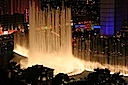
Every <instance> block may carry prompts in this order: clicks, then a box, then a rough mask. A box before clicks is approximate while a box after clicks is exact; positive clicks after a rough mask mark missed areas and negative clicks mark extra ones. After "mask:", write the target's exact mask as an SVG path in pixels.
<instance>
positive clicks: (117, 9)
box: [100, 0, 128, 35]
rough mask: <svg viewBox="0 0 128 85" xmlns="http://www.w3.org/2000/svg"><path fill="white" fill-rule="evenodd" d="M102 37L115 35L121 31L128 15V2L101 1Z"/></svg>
mask: <svg viewBox="0 0 128 85" xmlns="http://www.w3.org/2000/svg"><path fill="white" fill-rule="evenodd" d="M100 11H101V13H100V25H101V30H100V32H101V33H100V34H101V35H114V34H115V33H116V32H117V31H120V30H121V26H122V24H123V21H124V20H125V19H127V15H128V1H127V0H101V8H100Z"/></svg>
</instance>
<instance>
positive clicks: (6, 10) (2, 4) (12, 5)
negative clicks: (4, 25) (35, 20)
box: [0, 0, 29, 15]
mask: <svg viewBox="0 0 128 85" xmlns="http://www.w3.org/2000/svg"><path fill="white" fill-rule="evenodd" d="M28 8H29V0H0V15H7V14H14V13H20V14H23V13H24V11H25V10H26V9H28Z"/></svg>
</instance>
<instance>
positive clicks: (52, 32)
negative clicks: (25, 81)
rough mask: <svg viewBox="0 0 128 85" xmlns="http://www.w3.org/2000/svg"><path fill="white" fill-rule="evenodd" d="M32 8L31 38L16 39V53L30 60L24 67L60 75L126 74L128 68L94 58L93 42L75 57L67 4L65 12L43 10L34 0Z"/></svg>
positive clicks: (18, 35)
mask: <svg viewBox="0 0 128 85" xmlns="http://www.w3.org/2000/svg"><path fill="white" fill-rule="evenodd" d="M29 9H30V16H29V24H30V27H29V28H30V29H29V35H26V34H25V33H16V34H15V37H14V42H15V43H14V52H15V53H18V54H20V55H23V56H25V57H27V61H26V60H25V59H23V60H21V61H20V63H21V65H22V68H27V67H29V66H32V65H35V64H41V65H44V66H47V67H50V68H53V69H55V71H54V72H55V73H54V74H55V75H56V74H58V73H60V72H62V73H67V74H68V75H75V74H79V73H81V72H83V71H84V70H88V71H93V69H94V68H98V67H99V68H108V69H110V70H111V71H113V72H116V71H121V72H122V73H123V74H126V73H127V72H128V70H127V67H125V66H122V65H115V64H114V65H113V64H112V63H113V60H112V59H110V64H108V63H106V62H107V57H105V56H97V57H96V56H92V55H90V51H89V49H90V47H89V46H90V44H89V42H88V43H86V44H87V46H88V47H87V48H88V50H87V51H86V52H84V51H81V52H79V51H75V54H74V55H75V57H74V56H73V54H72V43H71V40H72V37H71V35H72V34H71V33H72V32H71V9H70V8H68V7H64V3H62V9H60V8H58V9H53V8H52V7H50V5H48V8H44V10H41V9H40V7H38V6H37V5H36V3H35V1H34V0H32V1H30V3H29ZM79 53H80V55H79ZM122 67H123V70H122Z"/></svg>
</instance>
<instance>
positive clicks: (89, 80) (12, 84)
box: [0, 62, 127, 85]
mask: <svg viewBox="0 0 128 85" xmlns="http://www.w3.org/2000/svg"><path fill="white" fill-rule="evenodd" d="M53 71H54V69H50V68H47V67H44V66H43V65H35V66H32V67H28V68H27V69H21V68H20V65H19V64H17V63H15V62H11V63H9V64H7V65H4V66H0V85H28V84H30V85H127V84H126V81H125V80H124V79H123V78H122V77H123V76H122V75H120V72H118V73H114V74H110V70H109V69H99V68H97V69H94V72H90V73H89V74H88V76H85V77H84V78H80V79H78V80H76V79H74V78H72V77H69V76H68V75H67V74H64V73H59V74H57V75H56V76H55V77H54V78H53ZM83 76H84V75H83Z"/></svg>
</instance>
